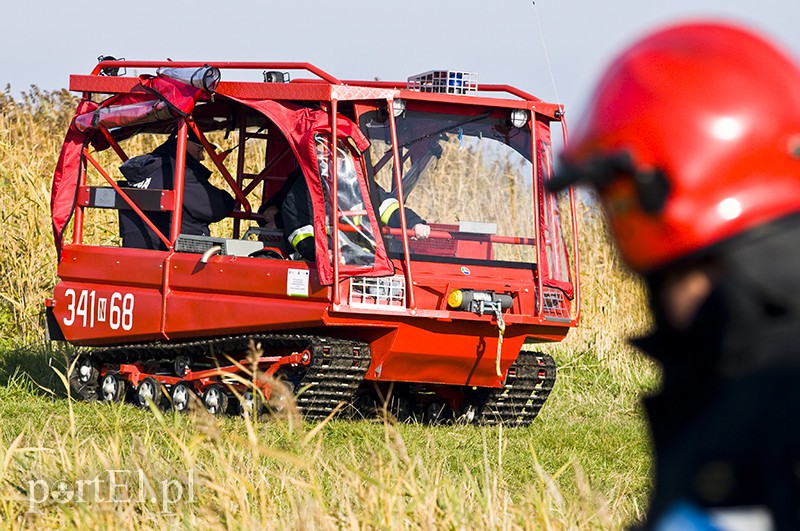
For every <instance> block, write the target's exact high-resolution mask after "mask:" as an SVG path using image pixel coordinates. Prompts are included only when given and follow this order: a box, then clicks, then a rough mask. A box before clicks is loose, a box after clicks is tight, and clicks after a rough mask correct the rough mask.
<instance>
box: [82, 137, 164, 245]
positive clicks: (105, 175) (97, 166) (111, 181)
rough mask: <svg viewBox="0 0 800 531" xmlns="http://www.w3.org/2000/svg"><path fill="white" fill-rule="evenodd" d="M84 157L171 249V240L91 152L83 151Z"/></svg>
mask: <svg viewBox="0 0 800 531" xmlns="http://www.w3.org/2000/svg"><path fill="white" fill-rule="evenodd" d="M83 156H84V157H85V158H86V160H88V161H89V162H90V163H91V165H92V166H94V169H96V170H97V171H98V172H99V173H100V175H102V176H103V178H104V179H105V180H106V181H108V184H110V185H111V188H113V189H114V191H115V192H116V193H117V194H119V196H120V197H121V198H122V200H123V201H125V202H126V203H127V204H128V206H129V207H131V210H133V211H134V212H135V213H136V215H137V216H139V217H140V218H142V221H144V223H145V225H147V227H148V228H149V229H150V230H152V231H153V232H154V233H155V235H156V236H158V239H160V240H161V241H162V242H164V245H166V246H167V247H169V240H167V237H166V236H164V234H162V233H161V231H160V230H158V229H157V228H156V226H155V225H154V224H153V222H152V221H150V218H148V217H147V215H146V214H145V213H144V211H143V210H142V209H141V208H139V207H138V205H137V204H136V203H134V202H133V200H132V199H131V198H130V197H128V194H126V193H125V192H124V191H123V190H122V188H120V187H119V185H118V184H117V183H116V182H114V179H112V178H111V176H110V175H109V174H108V173H107V172H106V171H105V170H104V169H103V167H102V166H100V163H99V162H97V161H96V160H95V159H94V157H92V156H91V155H90V154H89V151H88V150H87V149H84V150H83Z"/></svg>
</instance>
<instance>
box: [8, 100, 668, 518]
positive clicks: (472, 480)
mask: <svg viewBox="0 0 800 531" xmlns="http://www.w3.org/2000/svg"><path fill="white" fill-rule="evenodd" d="M74 104H75V102H74V100H73V99H72V97H71V96H69V94H67V93H65V92H55V93H44V92H40V91H37V90H35V89H34V90H31V91H30V92H28V93H25V94H23V96H22V97H21V98H18V99H16V100H15V99H14V98H12V97H11V96H10V95H9V93H8V91H6V92H5V93H2V94H0V216H2V217H1V218H0V228H2V231H3V234H4V236H5V237H4V238H2V239H0V333H2V338H3V339H2V341H0V523H2V527H4V528H34V529H42V528H58V529H62V528H96V527H102V528H130V529H139V528H153V527H159V528H160V527H170V526H174V527H178V528H235V529H239V528H275V529H284V528H289V529H330V528H352V529H373V528H376V529H476V528H477V529H483V528H491V529H518V528H519V529H587V528H590V529H591V528H594V529H618V528H620V527H623V526H624V525H626V524H630V523H632V522H634V521H635V520H636V519H637V518H639V517H640V516H641V515H642V512H643V510H644V508H645V507H646V501H647V487H648V476H649V468H650V461H649V456H648V441H647V436H646V429H645V425H644V422H643V419H642V415H641V411H640V410H639V405H638V398H639V396H640V394H641V393H642V392H644V391H646V390H647V389H651V388H653V387H654V386H655V385H656V382H657V372H656V370H655V368H654V367H653V366H652V365H651V364H649V363H648V362H647V361H646V360H644V359H642V358H640V357H639V356H637V355H636V354H635V353H634V352H633V351H632V350H631V349H630V348H629V347H628V346H627V345H626V344H625V342H624V339H623V338H624V337H626V336H628V335H630V334H633V333H636V332H641V331H642V330H644V329H645V328H646V327H647V325H648V319H647V317H646V314H645V312H644V308H643V293H642V288H641V286H640V285H639V284H637V283H636V282H635V281H634V280H633V279H632V278H631V277H630V276H629V275H627V274H626V273H624V272H623V271H622V270H621V269H620V267H619V264H618V261H617V257H616V255H615V254H614V252H613V251H612V250H611V248H610V247H609V245H608V239H607V235H606V231H605V227H604V226H603V224H602V222H601V220H600V217H599V216H598V214H597V212H596V211H594V209H593V208H592V207H591V206H589V205H585V204H584V205H582V206H581V211H580V213H579V215H580V216H581V219H582V220H583V221H584V223H583V226H582V228H583V229H585V230H584V231H583V232H582V233H581V235H580V237H581V242H582V253H583V258H584V260H583V278H582V282H583V290H584V297H585V299H584V313H583V321H582V326H581V328H579V329H577V330H574V331H572V332H571V333H570V336H569V337H568V339H567V341H565V342H564V343H563V344H560V345H552V346H549V347H546V349H547V350H549V351H550V352H551V353H552V354H553V355H554V357H555V359H556V361H557V364H558V366H559V371H558V379H557V382H556V387H555V389H554V391H553V393H552V395H551V398H550V399H549V400H548V402H547V404H546V405H545V406H544V408H543V410H542V412H541V413H540V415H539V417H538V418H537V419H536V421H535V422H534V423H533V424H532V425H531V426H530V427H529V428H525V429H504V428H495V427H475V426H459V425H452V426H436V427H431V426H422V425H415V424H396V423H394V422H392V421H391V419H384V420H382V421H366V420H362V421H341V420H336V421H330V422H325V423H320V424H311V423H305V422H302V421H300V420H298V419H297V418H296V416H293V415H290V416H289V418H288V419H285V420H280V421H277V420H275V421H271V422H261V423H252V422H250V421H249V420H247V419H240V418H225V419H221V420H220V419H216V418H212V417H210V416H208V415H207V414H205V413H204V412H202V411H198V412H194V413H192V414H189V415H174V414H172V413H171V412H168V413H164V412H160V411H148V410H141V409H137V408H134V407H132V406H130V405H107V404H95V403H83V402H77V401H74V400H71V399H70V398H69V397H68V396H67V392H66V389H65V386H64V384H63V379H62V377H61V375H63V373H64V371H65V367H64V364H65V357H66V355H67V354H68V352H67V351H66V347H64V346H63V345H58V344H53V345H49V344H47V343H46V342H45V341H44V334H43V331H42V315H41V314H42V301H43V299H44V298H45V297H46V296H47V295H48V294H49V293H50V291H51V290H52V286H53V284H54V282H55V258H54V251H53V247H52V238H51V236H50V224H49V223H50V222H49V209H48V201H49V185H50V181H51V178H52V177H51V176H52V170H53V167H54V165H55V160H56V158H57V153H58V149H59V148H60V143H61V140H62V135H63V131H65V129H66V123H67V120H68V119H69V116H70V115H71V112H72V111H73V108H74ZM101 229H102V228H97V229H96V230H101Z"/></svg>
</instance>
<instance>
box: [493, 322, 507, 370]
mask: <svg viewBox="0 0 800 531" xmlns="http://www.w3.org/2000/svg"><path fill="white" fill-rule="evenodd" d="M505 331H506V322H505V320H503V316H502V315H501V314H500V313H499V312H498V314H497V363H496V364H495V369H496V370H497V376H498V377H500V378H502V377H503V373H502V372H500V355H501V354H502V352H503V334H504V333H505Z"/></svg>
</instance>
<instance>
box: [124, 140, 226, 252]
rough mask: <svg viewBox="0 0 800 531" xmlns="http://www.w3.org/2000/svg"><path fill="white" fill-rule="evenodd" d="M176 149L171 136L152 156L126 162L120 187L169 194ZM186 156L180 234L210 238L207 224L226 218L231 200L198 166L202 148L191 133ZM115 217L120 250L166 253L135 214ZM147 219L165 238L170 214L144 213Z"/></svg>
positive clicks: (203, 151)
mask: <svg viewBox="0 0 800 531" xmlns="http://www.w3.org/2000/svg"><path fill="white" fill-rule="evenodd" d="M177 147H178V138H177V135H176V134H175V133H173V134H172V135H170V137H169V138H168V139H167V140H166V141H165V142H164V143H163V144H161V145H160V146H158V147H157V148H156V149H155V150H153V152H152V153H146V154H144V155H139V156H137V157H131V158H130V159H128V160H126V161H125V162H124V163H123V164H122V165H121V166H120V168H119V169H120V171H121V172H122V175H123V176H124V177H125V179H126V182H125V183H124V184H125V185H127V186H130V187H134V188H140V189H154V190H172V189H173V188H174V184H173V183H174V179H173V178H174V175H175V156H176V153H177ZM186 154H187V155H188V156H187V157H186V171H185V173H184V184H183V215H182V218H181V230H180V233H181V234H191V235H196V236H210V235H211V232H210V229H209V224H210V223H215V222H217V221H221V220H222V219H224V218H225V217H227V216H228V215H229V214H230V213H231V212H232V211H233V207H234V199H233V197H232V196H231V194H229V193H228V192H226V191H225V190H222V189H220V188H217V187H215V186H214V185H212V184H211V183H210V182H209V177H211V170H209V169H208V168H206V167H205V166H204V165H203V164H202V163H201V161H202V160H203V159H204V158H205V148H204V147H203V145H202V144H201V143H200V140H199V139H198V138H197V137H196V136H195V135H194V133H193V132H192V131H191V130H190V131H189V135H188V137H187V141H186ZM119 216H120V234H121V236H122V246H123V247H135V248H140V249H160V250H164V249H166V247H165V246H164V243H163V242H162V241H161V240H160V239H159V238H158V237H157V236H156V235H155V233H154V232H153V231H152V230H150V228H149V227H148V226H147V225H146V224H145V222H144V220H142V218H140V217H139V216H138V215H137V214H136V213H135V212H133V211H130V210H120V211H119ZM147 217H148V218H149V219H150V220H151V221H152V222H153V224H154V225H155V226H156V227H157V228H158V230H159V231H161V233H162V234H164V235H165V236H167V237H168V236H169V227H170V223H171V221H172V214H171V213H169V212H148V213H147Z"/></svg>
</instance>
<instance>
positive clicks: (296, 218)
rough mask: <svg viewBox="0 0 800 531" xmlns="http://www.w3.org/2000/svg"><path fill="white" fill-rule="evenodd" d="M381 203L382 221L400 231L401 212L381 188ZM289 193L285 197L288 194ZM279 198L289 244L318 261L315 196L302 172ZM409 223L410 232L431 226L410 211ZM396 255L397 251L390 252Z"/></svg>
mask: <svg viewBox="0 0 800 531" xmlns="http://www.w3.org/2000/svg"><path fill="white" fill-rule="evenodd" d="M377 191H378V194H377V195H378V197H377V200H378V201H380V207H379V213H378V214H379V217H380V220H381V222H382V223H384V224H385V225H386V226H388V227H392V228H400V211H399V209H398V208H397V199H396V198H394V197H393V196H392V195H391V194H389V193H388V192H385V191H384V190H383V189H381V188H380V187H377ZM284 192H285V193H284ZM277 195H279V196H280V197H282V198H283V206H282V208H281V209H280V221H279V223H282V224H283V232H284V235H285V236H286V239H287V241H288V242H289V244H290V245H291V246H292V247H293V248H294V249H296V250H297V252H298V253H300V255H301V256H302V257H303V258H304V259H305V260H308V261H315V260H316V252H315V248H314V221H313V208H312V203H311V196H310V195H309V192H308V185H307V184H306V181H305V178H304V177H303V174H302V173H301V172H300V170H299V169H298V170H295V171H294V172H292V174H291V175H289V179H288V181H287V183H286V185H285V190H281V192H279V193H278V194H277ZM406 223H407V225H408V227H409V228H412V227H414V226H415V225H417V224H419V223H427V222H426V221H425V220H424V219H422V218H421V217H420V216H419V215H418V214H417V213H416V212H414V211H413V210H411V209H409V208H406ZM389 250H390V251H394V250H395V249H391V248H390V249H389Z"/></svg>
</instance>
